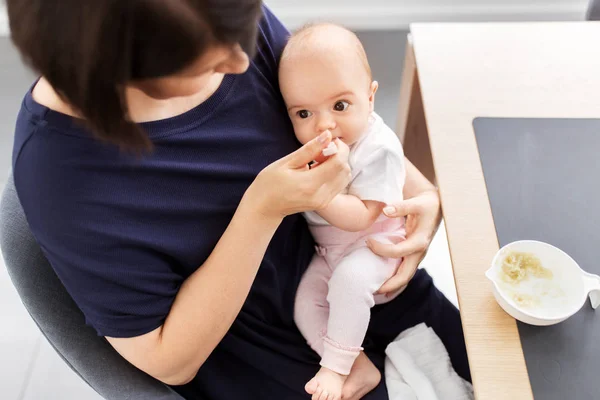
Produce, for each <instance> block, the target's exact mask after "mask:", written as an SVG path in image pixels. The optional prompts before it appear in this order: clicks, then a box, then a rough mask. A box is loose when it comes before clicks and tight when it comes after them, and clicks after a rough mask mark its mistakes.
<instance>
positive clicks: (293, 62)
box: [279, 24, 377, 145]
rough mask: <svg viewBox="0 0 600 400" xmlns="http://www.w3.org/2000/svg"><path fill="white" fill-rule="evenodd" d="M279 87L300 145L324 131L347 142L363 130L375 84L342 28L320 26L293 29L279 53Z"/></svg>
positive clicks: (355, 43)
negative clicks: (280, 53)
mask: <svg viewBox="0 0 600 400" xmlns="http://www.w3.org/2000/svg"><path fill="white" fill-rule="evenodd" d="M279 86H280V88H281V93H282V94H283V98H284V100H285V103H286V106H287V109H288V113H289V115H290V118H291V120H292V123H293V125H294V131H295V132H296V137H297V138H298V140H299V141H300V142H301V143H303V144H304V143H306V142H308V141H310V140H311V139H313V138H315V137H316V136H318V135H319V134H320V133H322V132H323V131H325V130H329V131H331V133H332V135H333V137H334V138H339V139H340V140H342V141H343V142H344V143H346V144H347V145H351V144H354V143H356V141H358V139H359V138H360V136H361V135H362V134H363V133H364V132H365V131H366V130H367V127H368V123H369V115H370V114H371V112H373V106H374V101H375V92H376V91H377V82H373V80H372V77H371V68H370V67H369V62H368V60H367V56H366V54H365V50H364V48H363V46H362V44H361V43H360V41H359V40H358V38H357V37H356V35H355V34H354V33H352V32H350V31H348V30H347V29H345V28H342V27H340V26H337V25H333V24H319V25H312V26H308V27H306V28H303V29H301V30H300V31H298V32H296V33H294V34H293V35H292V37H291V38H290V40H289V42H288V44H287V46H286V48H285V49H284V51H283V54H282V56H281V62H280V66H279Z"/></svg>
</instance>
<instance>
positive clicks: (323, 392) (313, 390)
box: [304, 367, 348, 400]
mask: <svg viewBox="0 0 600 400" xmlns="http://www.w3.org/2000/svg"><path fill="white" fill-rule="evenodd" d="M347 377H348V376H346V375H340V374H338V373H337V372H333V371H332V370H330V369H328V368H325V367H321V369H320V370H319V372H317V374H316V375H315V376H314V377H313V378H312V379H311V380H310V381H309V382H308V383H307V384H306V386H305V387H304V390H306V393H308V394H312V400H341V398H342V387H343V386H344V382H346V378H347Z"/></svg>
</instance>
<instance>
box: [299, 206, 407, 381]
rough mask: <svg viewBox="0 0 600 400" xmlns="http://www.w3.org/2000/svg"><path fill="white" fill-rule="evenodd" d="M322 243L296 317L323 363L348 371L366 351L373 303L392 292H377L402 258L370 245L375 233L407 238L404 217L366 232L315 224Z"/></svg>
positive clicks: (303, 282)
mask: <svg viewBox="0 0 600 400" xmlns="http://www.w3.org/2000/svg"><path fill="white" fill-rule="evenodd" d="M311 231H312V233H313V236H314V238H315V240H316V242H317V243H318V245H317V254H316V255H315V256H314V258H313V260H312V262H311V263H310V265H309V267H308V269H307V270H306V273H305V274H304V276H303V277H302V280H301V282H300V285H299V287H298V292H297V294H296V305H295V315H294V317H295V320H296V325H298V329H299V330H300V332H301V333H302V335H304V337H305V338H306V340H307V342H308V344H309V345H310V346H311V347H312V348H313V350H315V351H316V352H317V353H318V354H319V355H320V356H321V365H322V366H323V367H326V368H329V369H330V370H332V371H335V372H337V373H339V374H342V375H348V374H349V373H350V370H351V368H352V364H353V363H354V360H355V359H356V357H357V356H358V355H359V354H360V351H361V350H362V347H361V345H362V343H363V340H364V338H365V334H366V332H367V327H368V325H369V320H370V318H371V307H373V306H374V305H375V304H381V303H385V302H388V301H390V300H392V299H393V298H394V297H395V296H397V295H398V294H400V292H401V290H400V291H398V292H397V293H394V295H393V296H389V297H387V296H384V295H375V294H374V293H375V292H376V291H377V290H378V289H379V288H380V287H381V285H382V284H383V283H384V282H385V281H386V280H387V279H388V278H390V277H391V276H392V275H393V274H394V273H395V272H396V269H397V267H398V265H399V263H400V261H401V260H398V259H388V258H383V257H380V256H378V255H376V254H374V253H373V252H372V251H371V250H370V249H369V248H368V247H367V245H366V242H365V241H366V239H368V238H370V237H372V238H374V239H376V240H378V241H380V242H383V243H398V242H399V241H401V240H404V238H405V234H406V232H405V229H404V224H403V222H402V220H401V219H398V218H393V219H385V220H383V221H378V222H376V223H375V224H373V225H372V226H371V227H370V228H369V229H368V230H366V231H362V232H346V231H342V230H340V229H338V228H336V227H333V226H329V225H327V226H311Z"/></svg>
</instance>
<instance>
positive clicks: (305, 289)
mask: <svg viewBox="0 0 600 400" xmlns="http://www.w3.org/2000/svg"><path fill="white" fill-rule="evenodd" d="M330 278H331V268H329V266H328V265H327V262H326V261H325V259H324V258H323V257H321V256H314V258H313V259H312V261H311V263H310V265H309V267H308V269H307V270H306V272H305V273H304V276H303V277H302V280H301V281H300V285H298V291H297V292H296V303H295V306H294V308H295V309H294V319H295V321H296V325H297V326H298V329H299V330H300V332H301V333H302V335H303V336H304V338H305V339H306V341H307V343H308V344H309V346H310V347H312V349H313V350H314V351H316V352H317V354H319V356H321V357H322V356H323V339H322V335H323V332H324V331H325V329H327V319H328V318H329V303H327V291H328V287H327V282H328V281H329V279H330Z"/></svg>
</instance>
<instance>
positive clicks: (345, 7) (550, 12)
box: [265, 0, 589, 30]
mask: <svg viewBox="0 0 600 400" xmlns="http://www.w3.org/2000/svg"><path fill="white" fill-rule="evenodd" d="M265 1H266V3H267V4H269V6H270V7H271V8H272V9H273V11H274V12H275V13H276V15H277V16H278V17H279V18H280V19H281V20H282V21H283V22H284V23H286V24H287V25H288V27H289V28H294V27H297V26H301V25H302V24H304V23H306V22H308V21H315V20H327V21H332V22H338V23H341V24H344V25H346V26H347V27H349V28H353V29H365V30H366V29H406V28H407V27H408V24H410V23H412V22H429V21H540V20H541V21H548V20H550V21H551V20H557V21H561V20H582V19H584V16H585V11H586V10H587V6H588V2H589V0H265Z"/></svg>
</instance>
